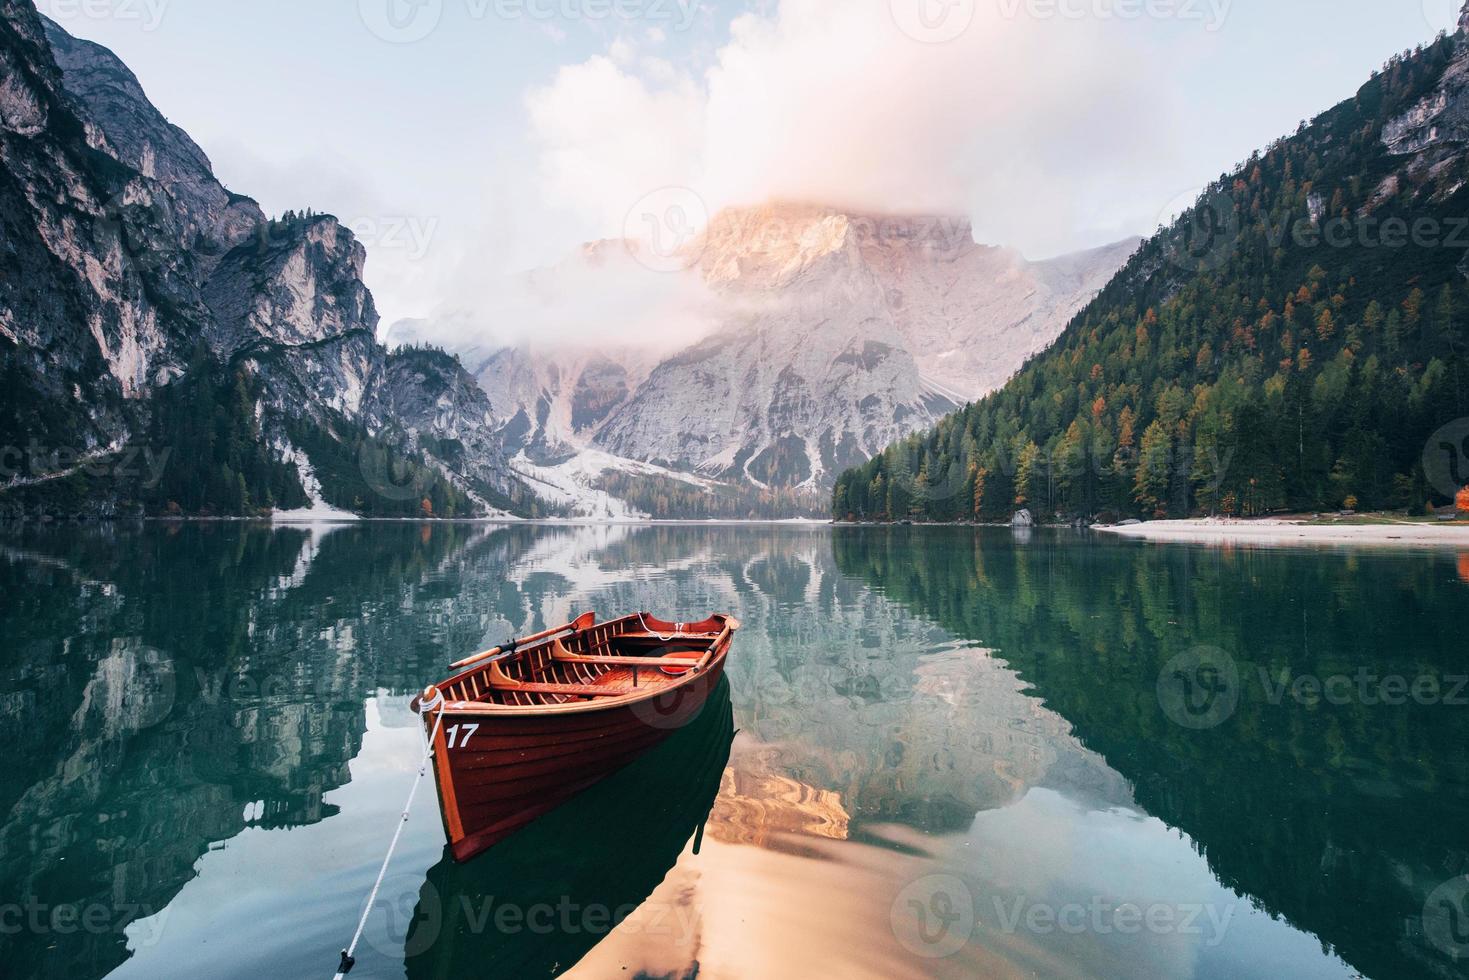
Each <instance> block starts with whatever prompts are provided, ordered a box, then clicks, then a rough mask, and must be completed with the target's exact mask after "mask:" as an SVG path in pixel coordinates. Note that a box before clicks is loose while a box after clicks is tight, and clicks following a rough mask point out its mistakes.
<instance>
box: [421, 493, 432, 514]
mask: <svg viewBox="0 0 1469 980" xmlns="http://www.w3.org/2000/svg"><path fill="white" fill-rule="evenodd" d="M418 512H419V513H420V514H422V515H423V516H424V517H433V516H434V503H433V501H432V500H429V499H428V498H427V497H424V498H423V501H422V502H421V503H420V504H419V505H418Z"/></svg>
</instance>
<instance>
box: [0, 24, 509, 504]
mask: <svg viewBox="0 0 1469 980" xmlns="http://www.w3.org/2000/svg"><path fill="white" fill-rule="evenodd" d="M0 66H3V68H4V80H3V82H0V164H3V167H0V203H3V205H4V207H3V215H0V220H3V222H4V225H3V228H4V232H5V234H4V242H3V250H0V372H3V380H4V381H5V382H6V385H5V389H6V390H5V391H4V393H3V394H0V398H4V399H5V401H6V403H7V407H12V406H13V408H14V411H10V412H6V413H3V414H4V415H5V417H6V418H5V421H0V437H3V438H0V444H8V445H12V446H24V445H28V444H33V443H36V444H43V445H47V446H71V447H76V449H75V452H76V453H79V454H82V455H83V456H84V457H85V456H86V455H88V454H91V455H95V456H99V457H100V456H103V455H105V454H106V453H108V452H109V451H113V450H116V449H118V448H119V447H120V446H122V445H123V444H124V443H127V442H128V441H129V440H134V439H139V438H143V437H144V435H145V433H147V434H149V437H150V438H155V439H157V438H162V439H164V440H169V439H170V438H171V436H172V433H170V432H167V431H164V432H159V431H157V426H156V425H155V424H154V422H155V420H154V418H153V416H154V414H155V413H154V412H153V411H152V408H153V404H154V402H155V401H157V400H158V398H159V397H160V395H161V394H162V393H164V392H165V391H167V390H168V389H169V386H170V385H171V384H173V383H175V382H176V381H177V380H178V379H179V378H180V377H181V376H182V375H183V374H184V372H185V370H186V369H187V367H188V366H189V365H191V364H192V365H195V367H196V369H197V368H198V365H199V364H200V363H201V362H200V360H199V356H198V355H199V351H200V350H201V348H202V349H203V350H205V351H207V355H208V357H207V358H206V361H208V362H212V365H213V366H212V367H211V368H209V369H210V370H212V371H216V372H222V373H223V374H224V375H225V376H226V377H228V376H229V375H232V374H237V373H242V374H243V375H244V377H245V379H246V383H245V385H244V387H243V388H242V390H245V391H248V392H250V393H251V397H252V398H253V399H254V401H255V404H254V406H253V409H250V410H249V411H251V412H253V421H252V423H251V426H252V428H253V441H255V442H256V443H257V445H256V446H254V447H253V448H252V449H250V450H249V451H250V452H253V453H257V454H258V453H265V454H271V455H274V456H276V457H277V458H284V459H289V460H291V461H292V463H293V465H296V466H297V467H298V468H299V469H300V470H301V482H302V484H303V485H306V486H308V487H310V488H313V489H314V488H315V487H316V485H317V484H318V483H319V484H320V486H321V490H322V492H323V493H324V494H325V495H326V497H327V498H328V499H330V500H331V502H332V503H335V504H336V505H337V506H346V507H350V506H353V505H354V504H360V505H361V506H364V507H367V509H369V510H372V509H374V508H372V507H371V506H369V505H370V503H371V501H369V500H364V499H363V494H362V493H361V492H359V491H360V488H359V487H358V486H357V484H359V483H360V482H362V481H361V479H360V478H359V477H365V476H366V474H365V472H364V473H363V474H359V475H351V471H352V469H353V467H352V466H351V465H350V463H349V462H347V461H346V457H348V456H350V455H351V453H352V452H353V451H360V448H359V447H360V446H361V445H362V444H363V443H364V441H366V440H375V439H378V438H379V437H384V436H386V435H389V434H390V435H391V437H392V438H391V445H390V446H389V447H388V448H385V449H384V450H383V451H384V452H386V453H388V454H389V455H392V454H394V453H397V454H406V456H407V457H408V458H410V459H412V460H413V461H414V462H415V464H416V465H418V466H419V467H420V468H422V469H423V471H424V472H432V473H437V474H438V476H439V478H441V479H442V480H445V481H447V482H448V483H449V484H451V485H452V486H454V487H455V488H457V491H458V492H459V497H460V498H463V499H467V500H469V501H472V502H473V503H474V506H475V508H476V509H477V510H478V511H480V512H486V511H488V510H491V509H500V508H501V507H504V506H514V505H513V504H510V503H509V501H510V499H511V498H518V497H519V496H520V494H519V491H518V490H517V488H516V483H515V480H514V478H513V476H512V475H511V474H510V472H509V470H508V468H507V466H506V464H505V459H504V456H503V453H502V452H501V450H500V443H499V440H498V439H496V438H494V437H493V436H491V435H489V434H488V433H489V432H492V431H493V430H494V428H495V427H494V426H493V425H489V424H487V423H488V422H489V420H490V418H491V416H490V406H489V402H488V400H487V399H486V397H485V395H484V393H483V392H482V391H480V390H479V389H478V387H477V386H476V385H475V384H474V383H473V380H472V379H471V378H470V377H469V375H468V374H466V373H465V372H464V370H463V369H462V368H461V367H460V366H459V365H458V364H457V362H455V361H453V360H452V359H443V360H442V361H441V362H440V363H439V364H437V365H436V368H435V370H434V371H431V372H423V371H417V370H405V367H404V365H405V364H406V363H407V362H406V361H405V360H401V359H394V358H392V357H390V356H389V354H388V352H387V350H386V349H385V348H383V347H382V346H381V345H379V344H377V342H376V340H375V333H376V329H377V323H378V315H377V311H376V309H375V307H374V306H373V302H372V296H371V294H370V293H369V292H368V290H367V287H366V286H365V285H364V284H363V280H362V272H363V266H364V264H365V262H366V259H367V256H366V252H365V250H364V249H363V247H362V245H361V244H360V243H359V242H357V241H356V240H355V239H354V237H353V236H352V234H351V232H350V231H348V230H347V229H346V228H345V227H343V226H342V225H341V224H340V223H338V222H337V220H336V219H335V218H332V217H329V216H324V215H322V216H319V215H314V214H310V213H307V214H303V215H296V214H288V215H287V216H285V218H283V219H280V220H270V219H267V218H266V216H265V215H264V213H263V212H262V211H261V210H260V208H259V207H258V206H257V205H256V204H255V202H254V201H251V200H249V199H248V198H244V197H241V196H239V195H236V194H232V193H231V192H230V191H228V190H227V189H225V188H224V186H223V185H221V184H220V183H219V181H218V180H217V179H216V178H215V176H214V173H213V170H212V168H211V166H210V163H209V159H208V157H207V156H206V155H205V154H204V152H203V151H202V150H201V149H200V148H199V147H198V145H197V144H195V143H194V142H193V140H191V139H190V138H189V137H188V135H187V134H186V133H184V132H183V131H182V130H181V129H179V128H178V127H176V126H174V125H172V124H170V123H169V122H168V121H167V120H166V119H165V118H164V117H163V116H162V114H160V113H159V112H158V110H157V109H156V108H154V107H153V105H152V104H151V103H149V102H148V100H147V97H146V96H145V95H144V93H143V90H142V88H141V86H140V85H139V84H138V81H137V79H136V78H135V77H134V76H133V74H132V73H131V72H130V71H129V70H128V69H127V67H126V66H125V65H123V64H122V62H121V61H119V60H118V59H117V58H116V57H115V56H114V55H113V54H112V53H111V52H109V51H107V50H106V49H105V48H102V47H99V46H98V45H95V44H91V43H89V42H85V41H79V40H77V39H75V38H72V37H71V36H70V35H68V34H67V33H66V32H65V31H63V30H62V29H61V28H59V27H57V26H56V25H55V24H52V23H50V22H47V21H44V20H43V19H42V18H40V17H39V16H38V15H37V14H36V12H35V11H34V9H33V8H32V7H31V6H30V5H29V4H25V3H14V4H9V3H8V4H6V5H5V7H4V11H3V17H0ZM419 386H422V387H419ZM400 412H403V413H406V414H399V413H400ZM237 414H238V412H237ZM303 427H304V428H303ZM471 428H473V429H484V430H485V431H484V432H474V433H471V432H469V431H468V430H469V429H471ZM150 430H152V431H151V432H150ZM293 435H294V437H295V440H296V441H300V440H302V439H303V438H304V439H305V441H307V442H309V443H310V444H311V445H312V446H313V447H314V448H313V450H302V451H298V450H297V449H296V448H295V447H294V446H293V444H292V443H293V439H292V436H293ZM445 447H447V448H445ZM324 449H330V450H331V455H332V456H334V457H337V458H334V459H333V461H332V465H322V462H321V460H318V459H314V458H312V457H313V453H314V454H316V455H320V454H321V453H322V452H323V450H324ZM230 453H231V454H232V455H230V456H229V458H227V459H222V460H221V461H220V465H222V466H224V467H226V470H225V478H224V480H223V482H224V483H229V482H231V479H230V477H231V474H233V473H234V472H236V471H238V470H240V469H242V468H247V467H250V466H251V464H250V463H249V461H248V460H245V461H241V460H240V458H239V456H240V450H239V449H238V448H232V449H231V450H230ZM374 465H376V464H374ZM366 466H367V464H363V466H359V467H357V469H361V470H365V468H366ZM254 468H255V469H259V468H260V467H254ZM56 475H57V473H56V472H54V471H53V472H49V473H48V474H43V475H42V476H41V477H36V476H34V475H30V476H27V475H24V474H22V475H21V476H19V477H11V478H10V479H9V480H0V491H3V490H4V489H5V488H6V487H7V486H10V487H11V488H14V487H15V486H18V485H21V484H22V483H26V484H31V485H35V484H37V483H45V482H46V480H47V479H49V478H53V477H55V476H56ZM366 483H367V484H368V486H369V488H370V487H371V486H372V484H373V480H372V479H370V478H368V479H366ZM425 495H426V496H427V494H425ZM265 496H270V495H269V494H264V493H260V494H253V495H252V493H250V492H248V491H247V492H245V493H243V494H232V495H231V497H232V498H233V501H234V502H233V503H226V504H219V503H217V502H216V503H215V504H214V505H213V506H215V507H216V508H223V509H232V508H235V507H239V506H241V505H240V503H239V501H240V500H241V499H246V500H249V501H250V503H247V504H245V505H244V506H247V507H251V506H253V507H258V506H260V505H261V504H262V503H263V502H264V501H262V500H261V499H258V498H260V497H265ZM443 496H454V495H453V494H448V495H441V498H442V497H443ZM489 501H495V502H496V506H495V507H492V506H491V504H490V503H489ZM412 503H413V504H414V505H416V503H417V501H416V500H415V501H413V502H412ZM395 506H397V505H395ZM403 506H407V505H406V504H404V505H403Z"/></svg>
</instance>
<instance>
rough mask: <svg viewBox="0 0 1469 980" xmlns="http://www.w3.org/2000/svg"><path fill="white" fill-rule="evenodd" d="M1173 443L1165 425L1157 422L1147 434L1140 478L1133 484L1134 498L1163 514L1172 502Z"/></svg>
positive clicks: (1139, 467)
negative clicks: (1169, 497)
mask: <svg viewBox="0 0 1469 980" xmlns="http://www.w3.org/2000/svg"><path fill="white" fill-rule="evenodd" d="M1172 454H1173V442H1172V440H1171V439H1170V438H1169V436H1168V429H1167V427H1166V426H1164V425H1163V423H1162V422H1154V423H1153V424H1152V425H1150V426H1148V428H1147V431H1146V432H1144V433H1143V446H1142V452H1141V453H1140V454H1139V456H1138V464H1137V479H1136V481H1135V482H1134V483H1133V499H1134V500H1136V501H1137V502H1138V503H1139V504H1141V505H1142V506H1143V507H1144V508H1145V509H1147V510H1149V511H1151V512H1153V513H1154V514H1162V513H1163V512H1164V510H1165V502H1166V501H1167V500H1168V469H1169V461H1170V458H1171V456H1172Z"/></svg>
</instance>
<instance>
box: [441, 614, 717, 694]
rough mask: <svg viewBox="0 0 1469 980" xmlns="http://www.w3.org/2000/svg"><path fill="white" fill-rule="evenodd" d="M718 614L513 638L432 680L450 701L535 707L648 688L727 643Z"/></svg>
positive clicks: (578, 625) (639, 618)
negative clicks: (514, 642)
mask: <svg viewBox="0 0 1469 980" xmlns="http://www.w3.org/2000/svg"><path fill="white" fill-rule="evenodd" d="M732 629H733V627H732V625H731V623H730V622H729V621H728V620H727V618H726V617H722V616H720V617H711V618H709V619H706V620H703V621H701V622H697V623H669V622H665V621H663V620H660V619H655V618H654V617H652V616H649V615H647V614H638V615H633V616H629V617H626V618H624V619H619V620H614V621H611V622H607V623H601V624H597V623H596V622H595V618H594V617H592V616H591V615H590V614H588V615H586V616H583V617H582V618H580V619H578V620H577V621H576V622H575V623H572V624H570V626H569V627H568V628H566V629H565V630H563V631H560V632H558V633H556V634H555V635H550V636H545V637H539V638H531V639H529V640H522V641H519V642H520V643H521V644H523V645H520V646H507V648H505V649H502V650H500V651H492V654H493V656H491V657H489V658H488V659H486V660H485V661H484V662H482V663H480V664H478V665H477V666H475V667H474V668H473V669H471V670H469V671H468V672H466V673H463V674H460V675H458V676H456V677H455V678H453V679H452V680H450V681H447V682H445V683H443V684H440V685H439V689H440V691H442V692H443V694H444V697H445V698H446V699H447V700H448V701H449V702H450V703H451V704H454V703H456V702H457V703H461V704H463V703H470V704H473V703H478V704H484V705H499V706H504V707H537V706H550V705H558V704H573V703H585V702H589V701H598V700H601V699H606V698H621V697H628V696H631V695H650V694H654V693H656V692H658V691H660V690H663V689H666V688H669V687H673V686H675V685H677V684H679V683H681V682H682V681H683V680H685V679H686V678H687V677H688V675H689V674H690V673H696V672H701V671H703V670H705V669H707V667H708V665H709V663H710V661H711V660H712V659H713V658H714V657H715V656H716V655H717V654H718V653H719V652H720V650H721V649H722V648H724V647H727V646H728V640H729V634H730V633H731V632H732Z"/></svg>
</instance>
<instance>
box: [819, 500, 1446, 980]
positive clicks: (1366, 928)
mask: <svg viewBox="0 0 1469 980" xmlns="http://www.w3.org/2000/svg"><path fill="white" fill-rule="evenodd" d="M957 533H963V532H957ZM987 545H991V546H987ZM834 549H835V552H836V556H837V560H838V564H839V566H840V567H841V569H842V571H843V572H844V573H846V574H849V575H852V576H855V577H857V578H859V579H861V580H862V581H865V582H867V583H870V585H871V587H873V588H876V589H879V590H881V591H882V593H883V594H884V595H886V596H889V597H891V598H892V599H893V600H895V601H897V602H901V603H903V604H906V605H908V606H909V607H911V608H912V609H914V610H915V611H916V612H918V613H921V614H922V615H924V616H927V617H930V618H931V619H932V620H933V621H934V622H936V623H937V624H939V625H941V626H942V627H944V628H945V629H947V630H951V631H952V632H953V633H954V634H956V635H958V636H963V637H968V638H971V639H972V640H973V641H974V642H976V643H982V644H984V645H986V646H988V647H992V648H994V650H995V651H996V656H998V657H1002V658H1004V660H1005V662H1006V663H1008V664H1009V665H1011V667H1012V668H1014V669H1015V670H1016V671H1018V676H1019V677H1021V678H1023V679H1024V681H1025V682H1027V683H1029V684H1030V685H1033V693H1034V694H1035V695H1037V696H1039V697H1040V698H1043V699H1044V702H1045V704H1046V705H1047V706H1048V707H1049V708H1050V709H1052V710H1054V711H1055V712H1057V713H1058V714H1059V715H1060V716H1062V717H1064V718H1065V719H1066V720H1067V721H1068V722H1069V723H1070V724H1071V725H1073V726H1074V730H1075V732H1076V734H1077V735H1078V736H1079V737H1080V739H1081V740H1082V742H1083V743H1084V744H1085V745H1086V746H1087V747H1088V748H1090V749H1092V750H1094V751H1096V752H1098V753H1100V754H1101V755H1102V756H1103V757H1105V759H1106V760H1107V763H1108V764H1109V765H1111V766H1112V767H1115V769H1116V770H1117V771H1119V772H1120V773H1122V775H1124V776H1125V777H1127V779H1128V780H1129V782H1131V783H1132V784H1133V786H1134V787H1135V791H1136V797H1137V801H1138V804H1139V805H1140V806H1142V807H1143V808H1145V809H1146V810H1147V811H1148V812H1149V813H1151V814H1153V815H1155V816H1157V817H1159V818H1161V819H1163V820H1164V821H1166V822H1167V823H1169V824H1170V825H1172V826H1174V827H1178V828H1180V829H1182V830H1183V831H1185V832H1186V833H1188V834H1189V836H1190V837H1192V838H1193V840H1194V841H1195V842H1196V846H1197V847H1198V849H1199V851H1200V852H1201V853H1202V855H1203V856H1204V857H1205V858H1206V859H1207V860H1208V862H1209V865H1210V868H1211V869H1212V870H1213V871H1214V872H1215V874H1216V875H1217V876H1218V877H1219V879H1220V881H1221V882H1223V883H1224V884H1225V885H1227V886H1228V887H1231V888H1234V889H1236V890H1237V891H1239V892H1240V893H1242V894H1248V895H1250V896H1253V898H1254V899H1255V900H1256V901H1258V902H1260V903H1262V904H1263V905H1264V906H1265V908H1267V909H1268V910H1270V911H1271V912H1272V914H1275V915H1278V916H1282V917H1284V918H1286V919H1287V920H1289V921H1290V922H1291V923H1293V924H1295V925H1296V926H1297V927H1299V928H1301V929H1305V930H1308V931H1310V932H1312V933H1314V934H1315V935H1317V936H1318V937H1320V938H1321V939H1322V940H1323V942H1325V943H1328V944H1330V945H1331V946H1333V947H1335V949H1336V950H1337V952H1339V954H1340V955H1341V956H1342V957H1343V958H1344V959H1346V960H1347V961H1348V962H1350V963H1352V964H1353V965H1354V966H1356V967H1357V968H1358V969H1360V970H1362V971H1363V972H1364V973H1366V974H1367V975H1369V976H1372V977H1381V978H1393V977H1416V976H1425V975H1431V976H1445V977H1448V976H1462V975H1463V974H1462V965H1460V966H1455V965H1453V964H1451V963H1450V962H1449V961H1448V960H1447V959H1445V958H1444V957H1442V956H1441V955H1440V954H1438V953H1437V952H1436V951H1434V950H1433V949H1432V947H1431V946H1430V945H1429V944H1428V943H1427V942H1426V940H1424V938H1423V936H1422V933H1421V930H1420V929H1419V923H1420V922H1421V915H1422V912H1423V908H1424V902H1425V899H1426V898H1427V896H1428V894H1429V893H1430V892H1431V891H1432V890H1433V889H1434V887H1435V886H1437V885H1438V884H1440V883H1442V882H1444V881H1445V880H1447V879H1449V878H1452V877H1454V876H1456V875H1458V874H1462V873H1464V872H1465V871H1466V870H1469V843H1466V839H1465V836H1464V828H1465V827H1469V711H1466V710H1465V709H1464V708H1462V707H1459V708H1455V707H1451V706H1448V705H1444V704H1433V705H1426V706H1425V705H1415V704H1411V703H1410V704H1408V705H1405V706H1398V707H1391V706H1385V705H1381V704H1378V705H1368V704H1364V703H1363V702H1362V701H1361V699H1353V700H1352V701H1351V703H1348V704H1345V705H1332V704H1327V703H1322V704H1318V705H1316V706H1314V707H1312V706H1306V705H1302V704H1299V703H1297V702H1295V701H1294V700H1291V699H1290V698H1289V697H1288V696H1287V697H1285V698H1283V699H1282V698H1280V697H1278V696H1276V697H1275V700H1272V697H1271V696H1270V693H1269V692H1270V690H1271V689H1270V688H1268V687H1267V686H1266V685H1265V683H1264V682H1263V681H1262V680H1261V679H1260V677H1261V675H1260V671H1261V670H1264V671H1265V672H1266V673H1267V675H1268V676H1269V677H1270V678H1272V679H1273V680H1272V683H1274V684H1277V685H1278V684H1279V682H1280V681H1279V679H1280V678H1281V677H1285V678H1286V679H1287V680H1289V679H1290V678H1294V677H1299V676H1302V675H1313V676H1316V677H1321V678H1328V677H1333V676H1340V675H1346V676H1355V675H1356V674H1357V672H1358V671H1359V670H1360V669H1362V668H1363V667H1366V668H1368V669H1370V670H1371V671H1372V672H1373V673H1374V674H1375V675H1376V676H1379V677H1385V676H1388V675H1392V674H1397V675H1401V676H1404V677H1407V678H1418V677H1423V676H1434V677H1445V676H1451V675H1455V674H1463V673H1465V672H1466V669H1465V664H1464V660H1463V658H1462V656H1461V654H1460V650H1461V648H1462V617H1461V615H1459V614H1456V613H1453V612H1452V611H1454V610H1462V608H1463V601H1464V600H1463V587H1462V585H1460V584H1459V583H1457V582H1456V581H1455V576H1454V566H1453V557H1452V556H1451V555H1448V556H1440V555H1433V556H1424V555H1373V556H1360V555H1347V556H1339V555H1338V556H1329V557H1328V558H1326V559H1323V556H1321V555H1320V554H1317V553H1295V554H1292V553H1288V552H1286V553H1281V552H1262V551H1245V552H1239V551H1209V550H1200V549H1190V548H1158V547H1134V546H1125V545H1120V544H1108V543H1098V544H1097V545H1096V546H1093V547H1085V546H1077V544H1076V543H1075V542H1061V541H1059V540H1058V539H1056V538H1054V537H1048V536H1046V535H1038V536H1037V537H1036V538H1035V539H1034V541H1033V543H1032V545H1031V546H1030V547H1021V548H1016V547H1014V546H1013V543H1012V541H1011V540H1010V539H1009V537H1008V534H1006V535H1005V537H1004V538H1000V537H995V536H993V535H992V533H991V532H976V533H975V535H974V538H973V544H972V546H968V547H963V546H961V547H956V546H955V541H954V537H953V534H949V535H948V536H946V537H942V538H941V537H937V536H934V535H931V534H929V533H927V532H926V531H925V530H924V529H891V530H887V529H851V530H840V531H838V532H837V534H836V537H835V539H834ZM1383 623H1390V624H1393V625H1394V628H1395V629H1406V631H1407V632H1406V633H1404V632H1396V633H1394V634H1392V635H1385V634H1384V631H1383V628H1382V625H1381V624H1383ZM1404 624H1408V625H1406V626H1404ZM1285 637H1289V638H1290V639H1289V640H1283V639H1282V638H1285ZM1201 642H1204V643H1209V644H1211V645H1212V646H1215V647H1218V648H1221V649H1222V650H1224V651H1226V652H1227V653H1228V655H1229V656H1230V657H1232V658H1234V660H1235V662H1236V663H1237V665H1238V667H1239V671H1240V677H1241V681H1242V688H1241V690H1242V695H1241V701H1240V704H1239V707H1238V710H1237V711H1236V712H1235V714H1234V715H1233V717H1231V718H1229V719H1228V720H1227V721H1226V722H1224V723H1223V724H1221V725H1220V726H1218V727H1217V728H1215V729H1212V730H1206V731H1191V730H1189V729H1186V728H1183V727H1181V726H1179V725H1176V724H1173V723H1172V722H1171V721H1169V720H1168V718H1167V717H1166V716H1165V714H1164V713H1163V710H1162V708H1161V707H1160V705H1159V701H1158V697H1157V695H1156V690H1157V683H1158V678H1159V675H1160V672H1161V671H1162V669H1163V667H1164V665H1165V664H1167V663H1169V662H1170V660H1171V659H1172V658H1173V657H1175V656H1177V655H1179V654H1182V653H1184V652H1186V651H1188V650H1189V649H1190V648H1192V647H1193V646H1194V645H1195V644H1197V643H1201Z"/></svg>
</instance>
